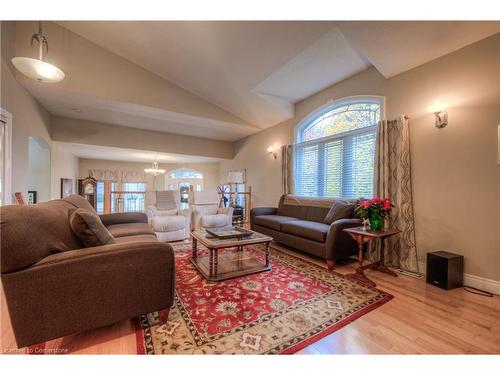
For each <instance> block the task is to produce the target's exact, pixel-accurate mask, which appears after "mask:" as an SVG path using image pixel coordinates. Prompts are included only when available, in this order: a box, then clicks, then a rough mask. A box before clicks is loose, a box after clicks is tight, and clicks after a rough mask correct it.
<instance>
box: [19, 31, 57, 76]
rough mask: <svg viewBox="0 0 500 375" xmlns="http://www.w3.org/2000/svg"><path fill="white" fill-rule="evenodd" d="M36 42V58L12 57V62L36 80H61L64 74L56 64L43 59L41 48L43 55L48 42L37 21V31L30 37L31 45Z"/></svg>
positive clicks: (47, 47)
mask: <svg viewBox="0 0 500 375" xmlns="http://www.w3.org/2000/svg"><path fill="white" fill-rule="evenodd" d="M35 42H38V59H33V58H31V57H14V58H13V59H12V64H14V66H15V67H16V69H17V70H19V71H20V72H21V73H23V74H24V75H25V76H27V77H29V78H31V79H34V80H36V81H38V82H47V83H56V82H61V81H62V80H63V79H64V77H65V75H64V72H63V71H62V70H61V69H59V68H58V67H57V66H55V65H52V64H49V63H48V62H45V61H43V50H44V48H45V56H47V53H48V52H49V43H48V41H47V37H46V36H45V35H43V32H42V22H38V33H36V34H33V36H32V37H31V47H32V48H33V45H34V44H35Z"/></svg>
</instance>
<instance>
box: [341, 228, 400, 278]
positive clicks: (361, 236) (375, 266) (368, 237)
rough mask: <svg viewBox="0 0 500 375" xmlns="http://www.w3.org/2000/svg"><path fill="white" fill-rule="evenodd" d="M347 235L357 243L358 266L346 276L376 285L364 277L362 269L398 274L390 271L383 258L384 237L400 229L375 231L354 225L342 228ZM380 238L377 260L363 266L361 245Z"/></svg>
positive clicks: (396, 232)
mask: <svg viewBox="0 0 500 375" xmlns="http://www.w3.org/2000/svg"><path fill="white" fill-rule="evenodd" d="M344 231H346V232H347V233H349V235H350V236H351V237H352V238H353V239H354V240H355V241H356V242H357V243H358V268H356V272H355V273H351V274H348V275H346V276H347V277H349V278H351V279H355V280H358V281H360V282H362V283H365V284H367V285H370V286H376V285H377V284H375V283H374V282H373V281H372V280H370V279H369V278H368V277H366V275H365V272H364V270H365V269H372V270H375V271H380V272H383V273H386V274H388V275H391V276H394V277H397V276H398V275H397V274H396V273H395V272H393V271H391V270H390V269H389V268H388V267H387V266H386V265H385V260H384V250H385V239H386V238H388V237H391V236H394V235H396V234H399V233H400V232H401V231H400V230H397V229H387V230H383V231H380V232H375V231H372V230H369V229H367V230H365V229H364V228H363V227H355V228H346V229H344ZM379 238H380V256H379V260H378V261H376V262H374V263H370V264H367V265H365V266H363V261H364V259H363V245H364V244H365V243H368V242H370V241H372V240H376V239H379Z"/></svg>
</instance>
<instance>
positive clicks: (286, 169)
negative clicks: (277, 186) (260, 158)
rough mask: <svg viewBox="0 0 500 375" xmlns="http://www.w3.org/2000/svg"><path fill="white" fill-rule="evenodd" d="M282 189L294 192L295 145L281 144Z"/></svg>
mask: <svg viewBox="0 0 500 375" xmlns="http://www.w3.org/2000/svg"><path fill="white" fill-rule="evenodd" d="M281 190H282V192H283V194H293V191H294V183H293V145H284V146H281Z"/></svg>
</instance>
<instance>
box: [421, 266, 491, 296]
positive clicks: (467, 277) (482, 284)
mask: <svg viewBox="0 0 500 375" xmlns="http://www.w3.org/2000/svg"><path fill="white" fill-rule="evenodd" d="M426 270H427V263H426V262H418V271H419V272H420V273H421V274H423V275H425V273H426ZM464 285H467V286H472V287H474V288H478V289H482V290H486V291H487V292H490V293H493V294H497V295H500V281H497V280H492V279H487V278H485V277H481V276H476V275H471V274H469V273H464Z"/></svg>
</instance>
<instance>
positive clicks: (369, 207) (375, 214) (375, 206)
mask: <svg viewBox="0 0 500 375" xmlns="http://www.w3.org/2000/svg"><path fill="white" fill-rule="evenodd" d="M391 209H392V204H391V200H390V199H389V198H378V197H377V198H373V199H369V200H364V201H359V202H358V203H357V205H356V211H355V212H356V215H357V216H358V217H360V218H363V219H368V220H369V221H370V228H371V230H373V231H376V232H379V231H381V230H383V229H384V220H385V219H386V218H388V217H389V216H390V215H391Z"/></svg>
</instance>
